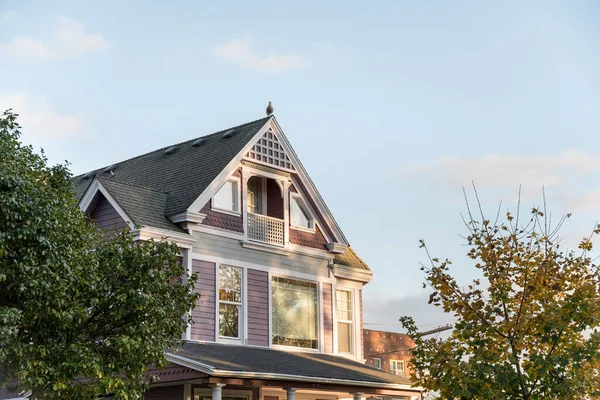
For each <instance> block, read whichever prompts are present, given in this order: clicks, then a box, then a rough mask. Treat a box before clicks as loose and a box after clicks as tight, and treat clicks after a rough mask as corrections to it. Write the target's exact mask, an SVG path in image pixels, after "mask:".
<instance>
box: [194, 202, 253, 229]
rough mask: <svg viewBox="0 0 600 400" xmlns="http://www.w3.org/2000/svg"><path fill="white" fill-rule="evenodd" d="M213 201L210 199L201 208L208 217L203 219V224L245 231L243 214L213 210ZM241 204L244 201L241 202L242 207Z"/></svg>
mask: <svg viewBox="0 0 600 400" xmlns="http://www.w3.org/2000/svg"><path fill="white" fill-rule="evenodd" d="M211 202H212V200H209V201H208V203H206V204H205V205H204V207H202V209H201V210H200V212H201V213H202V214H206V218H204V221H202V225H207V226H214V227H216V228H221V229H226V230H228V231H232V232H244V221H243V219H242V215H231V214H225V213H222V212H218V211H214V210H211ZM241 204H242V203H240V207H241Z"/></svg>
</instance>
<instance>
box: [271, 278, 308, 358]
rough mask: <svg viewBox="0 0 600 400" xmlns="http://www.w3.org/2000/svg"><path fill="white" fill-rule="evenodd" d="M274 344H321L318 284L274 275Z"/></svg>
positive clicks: (302, 345)
mask: <svg viewBox="0 0 600 400" xmlns="http://www.w3.org/2000/svg"><path fill="white" fill-rule="evenodd" d="M271 317H272V329H273V344H281V345H286V346H296V347H308V348H312V349H316V348H317V347H318V336H317V326H318V322H317V284H316V283H314V282H303V281H296V280H293V279H286V278H278V277H273V279H272V314H271Z"/></svg>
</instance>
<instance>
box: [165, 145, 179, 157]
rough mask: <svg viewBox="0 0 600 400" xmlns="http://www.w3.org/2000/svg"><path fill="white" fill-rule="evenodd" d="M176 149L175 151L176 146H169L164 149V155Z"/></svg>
mask: <svg viewBox="0 0 600 400" xmlns="http://www.w3.org/2000/svg"><path fill="white" fill-rule="evenodd" d="M176 151H177V146H173V147H169V148H168V149H166V150H165V154H166V155H169V154H173V153H175V152H176Z"/></svg>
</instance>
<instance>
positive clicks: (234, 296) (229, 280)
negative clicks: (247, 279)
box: [219, 266, 242, 303]
mask: <svg viewBox="0 0 600 400" xmlns="http://www.w3.org/2000/svg"><path fill="white" fill-rule="evenodd" d="M219 300H224V301H232V302H236V303H241V302H242V270H241V269H240V268H234V267H226V266H221V267H219Z"/></svg>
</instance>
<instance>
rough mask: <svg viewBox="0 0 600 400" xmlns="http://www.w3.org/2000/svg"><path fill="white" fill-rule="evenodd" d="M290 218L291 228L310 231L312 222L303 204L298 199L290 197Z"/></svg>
mask: <svg viewBox="0 0 600 400" xmlns="http://www.w3.org/2000/svg"><path fill="white" fill-rule="evenodd" d="M290 218H291V223H292V226H298V227H300V228H307V229H312V227H313V221H312V218H311V217H310V213H309V212H308V210H307V209H306V206H305V205H304V202H303V201H302V199H300V198H299V197H292V198H291V201H290Z"/></svg>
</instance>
